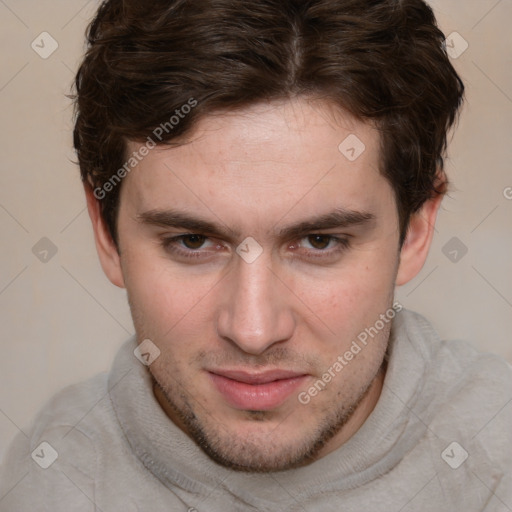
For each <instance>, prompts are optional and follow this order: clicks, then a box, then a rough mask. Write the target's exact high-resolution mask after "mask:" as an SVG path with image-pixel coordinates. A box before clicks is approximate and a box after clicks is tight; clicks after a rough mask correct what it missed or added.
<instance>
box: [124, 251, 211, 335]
mask: <svg viewBox="0 0 512 512" xmlns="http://www.w3.org/2000/svg"><path fill="white" fill-rule="evenodd" d="M123 271H124V275H125V276H126V279H125V284H126V289H127V291H128V294H129V297H130V304H131V306H132V309H133V310H134V311H132V313H133V314H134V316H136V319H138V320H139V326H140V327H141V328H143V332H144V333H147V335H148V336H149V335H152V336H154V337H155V338H157V339H158V338H162V337H163V338H167V337H169V336H171V337H172V336H173V335H175V333H176V332H180V333H181V334H182V331H183V330H184V329H185V330H186V329H187V328H188V327H187V326H188V324H190V321H191V320H192V319H193V320H194V321H195V324H196V325H197V324H199V323H200V322H199V321H198V319H199V318H202V316H204V315H205V314H207V312H206V311H205V307H204V306H205V304H206V302H207V300H206V299H207V298H208V297H209V295H210V293H211V292H212V290H213V289H214V287H215V283H216V281H215V280H214V279H213V278H212V277H211V276H207V275H204V276H196V275H193V274H191V273H190V272H187V271H182V270H180V269H179V268H177V267H174V268H172V267H171V266H170V265H169V262H168V261H166V260H165V258H161V257H159V256H150V255H149V254H148V253H143V252H140V253H139V252H136V251H131V252H130V253H129V254H125V261H124V264H123ZM136 319H134V320H135V321H136V322H137V320H136ZM136 327H138V326H137V325H136ZM189 327H190V326H189ZM141 332H142V331H141Z"/></svg>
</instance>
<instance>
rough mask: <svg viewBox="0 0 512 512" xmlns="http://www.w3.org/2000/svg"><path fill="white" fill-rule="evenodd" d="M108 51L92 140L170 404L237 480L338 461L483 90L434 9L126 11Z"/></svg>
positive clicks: (86, 146) (109, 223)
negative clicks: (449, 163) (461, 124)
mask: <svg viewBox="0 0 512 512" xmlns="http://www.w3.org/2000/svg"><path fill="white" fill-rule="evenodd" d="M88 41H89V48H88V51H87V54H86V56H85V58H84V61H83V63H82V65H81V67H80V69H79V72H78V75H77V80H76V89H77V90H76V108H77V116H76V125H75V131H74V143H75V148H76V150H77V154H78V158H79V163H80V169H81V173H82V178H83V181H84V185H85V190H86V195H87V200H88V206H89V213H90V216H91V219H92V222H93V227H94V231H95V236H96V244H97V248H98V252H99V256H100V260H101V262H102V265H103V268H104V270H105V272H106V274H107V276H108V277H109V278H110V280H111V281H112V282H113V283H114V284H116V285H118V286H122V287H125V288H126V289H127V292H128V298H129V302H130V307H131V310H132V316H133V320H134V325H135V328H136V332H137V336H138V339H139V340H140V341H142V340H144V339H150V340H151V341H152V343H154V344H155V345H156V346H157V347H158V348H159V350H160V356H159V357H158V358H157V359H156V360H155V361H154V362H153V363H152V364H151V366H150V371H151V373H152V375H153V377H154V381H155V394H156V396H157V398H158V399H159V401H160V403H161V404H162V406H163V407H164V409H165V410H166V411H167V413H168V415H169V416H170V417H171V419H173V421H174V422H175V423H176V424H177V425H178V426H180V427H181V428H182V429H183V430H184V431H185V432H186V433H187V434H188V435H190V436H191V437H192V438H193V439H194V440H195V441H196V442H198V444H200V446H201V447H202V448H203V449H204V450H205V451H206V452H207V453H209V454H210V455H211V456H212V457H213V458H214V459H215V460H217V461H218V462H220V463H222V464H225V465H228V466H230V467H233V468H236V469H242V470H251V471H270V470H280V469H285V468H289V467H294V466H297V465H300V464H304V463H307V462H309V461H311V460H314V459H315V458H317V457H319V456H322V455H323V454H325V453H328V452H329V451H332V450H333V449H335V448H336V447H337V446H339V445H340V444H342V443H343V442H344V441H345V440H346V439H347V438H348V437H350V435H351V434H352V433H353V432H354V431H355V430H357V428H358V426H360V425H361V424H362V422H364V420H365V418H366V416H367V415H368V414H369V413H370V412H371V409H372V408H373V406H374V405H375V402H376V400H377V399H378V394H379V390H380V387H381V386H382V378H383V377H382V376H383V370H384V368H385V365H384V361H385V353H386V348H387V343H388V338H389V332H390V328H391V325H392V317H393V316H394V314H395V311H394V310H393V309H392V306H393V294H394V289H395V286H397V285H400V284H404V283H406V282H408V281H409V280H410V279H412V278H413V277H414V276H415V275H416V274H417V273H418V272H419V270H420V269H421V267H422V265H423V263H424V261H425V258H426V256H427V253H428V248H429V245H430V242H431V239H432V231H433V226H434V223H435V217H436V213H437V210H438V207H439V203H440V201H441V198H442V195H443V193H444V191H445V190H446V186H447V179H446V176H445V174H444V171H443V158H444V154H445V150H446V140H447V132H448V130H449V129H450V127H451V126H452V124H453V123H454V121H455V119H456V115H457V112H458V109H459V107H460V104H461V101H462V95H463V85H462V83H461V81H460V79H459V77H458V76H457V74H456V72H455V71H454V69H453V67H452V66H451V64H450V62H449V60H448V57H447V55H446V53H445V51H444V48H443V41H444V36H443V34H442V33H441V31H440V30H439V29H438V28H437V26H436V23H435V19H434V16H433V14H432V11H431V10H430V8H429V7H428V6H427V5H426V4H425V3H424V2H423V1H422V0H402V1H400V0H316V1H312V0H310V1H304V2H286V1H275V0H262V1H260V2H256V3H248V2H242V1H240V2H233V1H231V0H230V1H227V0H204V1H203V0H194V2H189V1H185V0H183V1H180V0H175V1H172V0H171V1H169V0H168V1H156V2H152V3H151V4H143V3H139V2H135V1H131V0H125V1H122V0H113V1H107V2H104V3H103V4H102V5H101V7H100V9H99V11H98V13H97V16H96V18H95V19H94V21H93V22H92V24H91V26H90V28H89V33H88ZM372 329H373V330H372ZM369 332H371V335H368V334H367V335H366V338H365V339H364V341H363V338H364V335H363V334H362V333H369ZM357 340H359V342H358V341H357ZM354 343H355V344H354ZM350 354H352V356H350ZM345 355H346V356H347V357H345ZM315 389H316V391H315Z"/></svg>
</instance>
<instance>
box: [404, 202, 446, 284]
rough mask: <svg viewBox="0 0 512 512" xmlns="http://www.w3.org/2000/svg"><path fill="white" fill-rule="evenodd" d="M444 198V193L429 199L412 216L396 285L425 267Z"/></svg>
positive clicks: (406, 280)
mask: <svg viewBox="0 0 512 512" xmlns="http://www.w3.org/2000/svg"><path fill="white" fill-rule="evenodd" d="M442 200H443V195H442V194H439V195H437V196H436V197H434V198H432V199H429V200H428V201H426V202H425V203H424V204H423V206H422V207H421V209H420V210H419V211H417V212H416V213H414V214H413V215H412V216H411V219H410V222H409V227H408V229H407V235H406V238H405V241H404V243H403V245H402V249H401V251H400V264H399V266H398V274H397V277H396V286H401V285H403V284H405V283H408V282H409V281H410V280H411V279H412V278H413V277H415V276H416V275H417V274H418V273H419V272H420V270H421V269H422V268H423V265H424V263H425V260H426V259H427V255H428V250H429V249H430V244H431V243H432V238H433V236H434V227H435V223H436V217H437V212H438V210H439V206H440V205H441V201H442Z"/></svg>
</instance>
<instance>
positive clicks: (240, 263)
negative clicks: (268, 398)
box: [217, 254, 295, 355]
mask: <svg viewBox="0 0 512 512" xmlns="http://www.w3.org/2000/svg"><path fill="white" fill-rule="evenodd" d="M289 295H290V291H289V290H288V289H287V288H286V287H285V286H284V285H283V283H282V282H281V281H280V279H279V278H278V277H277V275H276V274H275V273H274V271H273V270H272V268H271V261H270V258H269V257H266V256H265V255H263V254H262V255H261V256H260V257H259V258H258V259H257V260H256V261H254V262H252V263H247V262H245V261H244V260H243V259H242V258H238V259H237V261H236V262H235V264H234V268H232V269H231V272H230V273H229V275H228V276H226V280H225V281H224V286H223V288H222V291H221V296H222V298H221V302H220V310H219V313H218V320H217V331H218V334H219V336H221V337H222V338H224V339H226V340H229V341H230V342H231V343H233V344H235V345H237V346H238V348H239V349H241V350H243V351H244V352H246V353H247V354H253V355H258V354H262V353H263V352H265V350H267V349H268V348H269V347H271V346H272V345H274V344H276V343H280V342H284V341H286V340H288V339H290V338H291V337H292V334H293V331H294V327H295V321H294V315H293V310H292V307H291V298H290V297H289Z"/></svg>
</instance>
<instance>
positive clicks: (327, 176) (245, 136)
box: [122, 99, 390, 218]
mask: <svg viewBox="0 0 512 512" xmlns="http://www.w3.org/2000/svg"><path fill="white" fill-rule="evenodd" d="M179 142H180V145H179V146H177V147H168V146H157V147H156V148H155V149H153V150H151V151H150V152H149V154H148V155H147V156H145V157H144V159H142V160H141V161H140V162H139V163H138V164H137V166H136V167H135V169H134V170H133V171H132V172H130V173H129V175H128V176H127V177H126V178H125V179H126V181H127V183H126V184H125V185H126V186H123V189H126V190H125V191H123V193H122V196H123V195H124V196H125V200H128V201H129V202H130V203H132V204H133V205H134V206H135V208H136V209H137V210H138V211H140V210H143V209H145V210H148V209H159V208H160V209H163V208H166V207H169V205H170V203H172V207H173V208H176V207H177V206H186V207H190V208H193V209H196V208H199V209H200V210H202V211H207V210H208V209H210V210H218V209H221V210H223V211H224V212H227V211H228V210H229V209H230V206H231V207H232V208H231V209H232V210H233V211H232V212H231V213H233V214H234V215H235V217H234V218H236V212H237V211H238V215H240V213H241V212H242V211H243V212H244V213H247V214H251V215H255V216H256V217H261V216H262V215H263V214H264V213H266V214H267V215H269V216H272V215H274V216H275V215H279V216H280V217H282V216H283V214H284V213H286V212H285V210H286V209H287V208H288V210H292V209H294V208H297V207H298V206H299V207H300V208H301V209H302V210H307V211H314V210H315V211H316V210H318V207H319V206H322V205H325V206H326V208H327V207H330V208H336V207H341V208H350V209H364V210H369V206H370V205H371V204H372V203H373V204H374V205H377V206H378V201H377V197H376V196H378V195H379V194H380V195H382V194H384V196H389V193H390V187H389V185H388V184H387V181H386V180H385V179H384V178H383V177H382V175H381V174H380V172H379V164H380V162H379V155H380V139H379V133H378V131H377V130H376V129H375V128H373V127H372V126H371V125H369V124H367V123H363V122H362V121H359V120H357V119H355V118H353V117H352V116H350V115H348V114H347V113H345V112H343V111H341V110H340V109H337V108H335V107H334V106H332V105H330V104H326V103H322V102H320V101H311V100H306V99H296V100H292V101H282V102H273V103H269V104H258V105H254V106H251V107H250V108H246V109H243V110H238V111H233V112H227V113H226V112H222V113H218V114H212V115H209V116H206V117H204V118H203V119H202V120H200V121H199V122H198V123H197V125H196V126H195V128H194V129H193V130H192V131H191V132H190V133H189V134H188V135H187V137H186V139H184V140H181V141H179ZM140 146H141V144H140V143H134V142H132V143H130V144H129V146H128V153H129V154H131V153H132V152H134V151H135V152H136V151H138V150H139V149H140Z"/></svg>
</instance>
